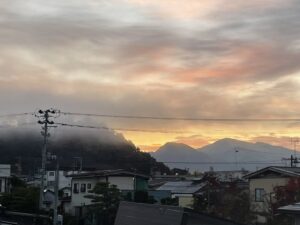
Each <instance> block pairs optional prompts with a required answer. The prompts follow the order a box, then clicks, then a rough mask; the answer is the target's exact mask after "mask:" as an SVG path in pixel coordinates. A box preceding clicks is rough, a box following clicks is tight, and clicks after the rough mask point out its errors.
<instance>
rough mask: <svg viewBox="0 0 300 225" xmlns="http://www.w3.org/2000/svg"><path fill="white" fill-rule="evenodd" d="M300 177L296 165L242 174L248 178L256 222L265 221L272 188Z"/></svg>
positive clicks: (271, 200) (272, 191)
mask: <svg viewBox="0 0 300 225" xmlns="http://www.w3.org/2000/svg"><path fill="white" fill-rule="evenodd" d="M298 177H300V168H297V167H276V166H271V167H266V168H263V169H261V170H258V171H256V172H253V173H250V174H248V175H246V176H244V178H245V179H248V180H249V193H250V199H251V208H252V210H253V212H254V213H255V214H256V222H257V223H262V224H263V223H266V222H267V217H266V213H268V212H269V210H270V205H271V204H272V202H273V201H275V199H274V188H275V187H280V186H285V185H287V183H288V181H289V180H290V179H291V178H298Z"/></svg>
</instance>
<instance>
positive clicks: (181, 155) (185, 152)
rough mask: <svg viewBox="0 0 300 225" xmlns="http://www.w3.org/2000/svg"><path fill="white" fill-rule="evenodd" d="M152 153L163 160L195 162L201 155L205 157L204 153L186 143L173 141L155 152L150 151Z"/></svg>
mask: <svg viewBox="0 0 300 225" xmlns="http://www.w3.org/2000/svg"><path fill="white" fill-rule="evenodd" d="M152 155H153V156H154V157H155V158H157V159H159V160H160V161H163V162H173V161H175V162H176V161H184V162H190V161H192V162H193V161H194V162H195V160H196V161H197V160H199V158H201V157H202V158H206V157H207V156H206V155H205V154H204V153H202V152H199V151H197V150H196V149H194V148H192V147H190V146H188V145H186V144H181V143H173V142H169V143H167V144H165V145H163V146H162V147H160V148H159V149H158V150H157V151H156V152H155V153H152Z"/></svg>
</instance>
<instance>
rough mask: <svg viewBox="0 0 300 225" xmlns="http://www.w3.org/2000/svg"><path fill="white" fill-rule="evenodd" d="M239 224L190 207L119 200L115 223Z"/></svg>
mask: <svg viewBox="0 0 300 225" xmlns="http://www.w3.org/2000/svg"><path fill="white" fill-rule="evenodd" d="M128 224H130V225H241V224H238V223H235V222H233V221H230V220H226V219H222V218H218V217H214V216H211V215H208V214H204V213H199V212H195V211H193V210H190V209H186V208H182V207H177V206H166V205H157V204H154V205H152V204H141V203H134V202H121V204H120V206H119V210H118V213H117V218H116V220H115V225H128Z"/></svg>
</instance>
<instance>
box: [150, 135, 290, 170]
mask: <svg viewBox="0 0 300 225" xmlns="http://www.w3.org/2000/svg"><path fill="white" fill-rule="evenodd" d="M181 147H182V148H181ZM174 149H175V150H174ZM292 154H294V152H293V150H291V149H288V148H284V147H281V146H275V145H271V144H268V143H264V142H256V143H251V142H246V141H241V140H237V139H232V138H224V139H220V140H218V141H216V142H214V143H212V144H209V145H206V146H203V147H201V148H192V147H190V146H188V145H186V144H182V143H176V142H174V143H170V142H169V143H167V144H166V145H163V146H161V147H160V148H159V149H158V150H157V151H156V152H153V153H151V155H152V156H153V157H154V158H155V159H156V160H158V161H160V162H166V164H167V165H168V166H169V167H171V168H174V167H177V168H181V169H185V168H189V169H190V170H192V171H195V170H199V171H203V170H209V169H211V167H212V166H213V167H214V168H215V169H217V170H235V169H242V168H243V169H247V170H256V169H257V168H262V167H265V166H270V165H278V166H284V165H285V163H284V162H283V161H282V158H287V157H290V156H291V155H292ZM185 162H186V163H185Z"/></svg>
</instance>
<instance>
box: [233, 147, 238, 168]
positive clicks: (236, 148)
mask: <svg viewBox="0 0 300 225" xmlns="http://www.w3.org/2000/svg"><path fill="white" fill-rule="evenodd" d="M234 152H235V169H236V170H238V153H239V150H238V147H235V148H234Z"/></svg>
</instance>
